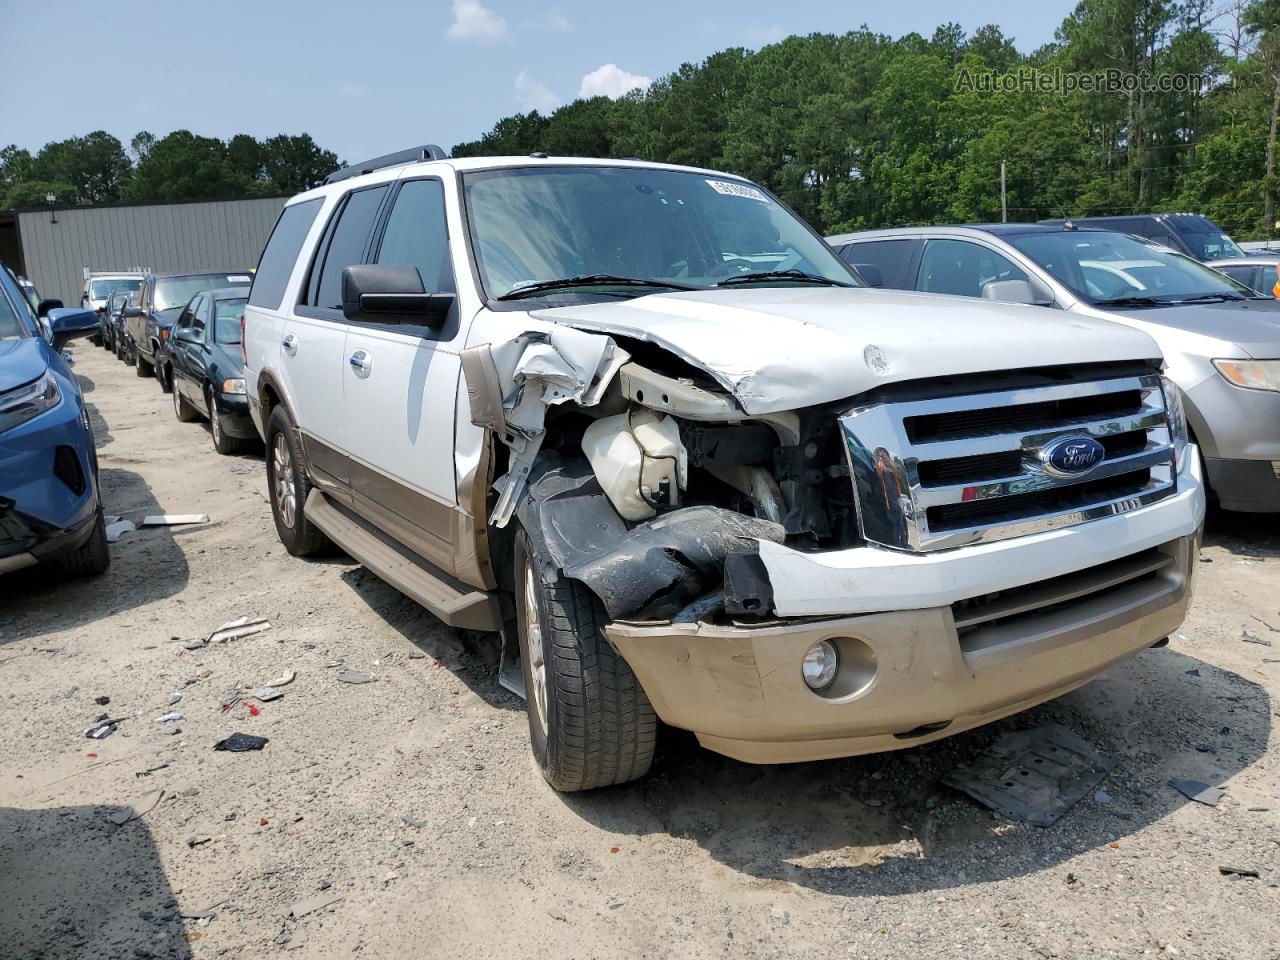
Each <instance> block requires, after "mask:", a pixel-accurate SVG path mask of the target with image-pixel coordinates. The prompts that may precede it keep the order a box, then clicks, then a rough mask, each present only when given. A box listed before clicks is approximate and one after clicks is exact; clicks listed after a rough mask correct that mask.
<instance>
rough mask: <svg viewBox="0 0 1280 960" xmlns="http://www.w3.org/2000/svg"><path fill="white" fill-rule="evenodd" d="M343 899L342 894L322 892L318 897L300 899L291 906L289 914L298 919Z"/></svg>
mask: <svg viewBox="0 0 1280 960" xmlns="http://www.w3.org/2000/svg"><path fill="white" fill-rule="evenodd" d="M341 899H342V895H341V894H335V893H322V894H320V895H319V896H316V897H310V898H308V899H306V900H299V901H298V902H297V903H295V904H294V905H293V906H291V907H290V908H289V916H291V917H293V919H295V920H297V919H298V918H299V917H305V916H306V915H307V914H308V913H315V912H316V911H317V910H323V909H324V908H325V907H327V906H329V905H330V904H334V903H337V902H338V901H339V900H341Z"/></svg>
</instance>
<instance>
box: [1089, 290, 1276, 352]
mask: <svg viewBox="0 0 1280 960" xmlns="http://www.w3.org/2000/svg"><path fill="white" fill-rule="evenodd" d="M1099 309H1103V310H1105V309H1107V308H1106V307H1105V306H1101V307H1099ZM1113 312H1115V313H1117V314H1120V315H1121V316H1124V317H1132V318H1133V319H1134V320H1142V321H1145V322H1147V323H1156V324H1160V325H1161V326H1167V327H1173V328H1174V329H1177V330H1185V331H1187V332H1188V333H1199V334H1203V335H1204V336H1207V337H1214V338H1216V339H1218V340H1227V341H1230V342H1232V343H1236V344H1239V345H1240V346H1241V347H1242V348H1243V349H1244V350H1245V351H1247V352H1248V353H1249V355H1250V356H1252V357H1254V358H1255V359H1258V360H1273V359H1276V358H1278V357H1280V301H1276V300H1227V301H1225V302H1223V303H1188V304H1181V305H1175V306H1171V307H1139V308H1138V309H1136V310H1116V311H1113Z"/></svg>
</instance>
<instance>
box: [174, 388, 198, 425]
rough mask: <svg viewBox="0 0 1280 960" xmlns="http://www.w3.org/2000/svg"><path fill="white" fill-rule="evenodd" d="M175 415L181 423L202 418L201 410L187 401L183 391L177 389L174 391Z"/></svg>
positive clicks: (192, 421)
mask: <svg viewBox="0 0 1280 960" xmlns="http://www.w3.org/2000/svg"><path fill="white" fill-rule="evenodd" d="M173 415H174V416H175V417H177V418H178V422H179V423H194V422H195V421H196V420H199V419H200V411H199V410H197V409H196V408H195V407H193V406H192V405H191V404H189V403H188V402H187V400H186V398H185V397H184V396H183V395H182V391H180V390H176V389H175V390H174V391H173Z"/></svg>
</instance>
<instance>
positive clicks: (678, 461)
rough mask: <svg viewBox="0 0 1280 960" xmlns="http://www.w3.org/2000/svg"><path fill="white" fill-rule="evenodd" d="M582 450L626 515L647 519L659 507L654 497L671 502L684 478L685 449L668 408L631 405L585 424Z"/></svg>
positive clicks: (631, 517) (617, 508)
mask: <svg viewBox="0 0 1280 960" xmlns="http://www.w3.org/2000/svg"><path fill="white" fill-rule="evenodd" d="M582 450H583V452H584V453H585V454H586V455H587V459H588V460H589V461H590V462H591V469H592V470H594V471H595V475H596V479H597V480H598V481H600V486H601V487H602V488H603V489H604V492H605V495H606V496H607V497H608V498H609V502H610V503H612V504H613V507H614V509H615V510H617V511H618V513H619V514H620V515H621V516H622V518H623V519H624V520H648V519H649V518H650V517H652V516H654V515H655V514H656V513H657V512H658V511H657V510H655V509H654V508H653V504H655V503H659V502H662V503H664V504H670V505H672V506H674V505H675V504H676V503H677V502H678V501H677V500H676V491H677V490H679V489H684V487H685V485H686V484H687V483H688V472H689V464H688V453H687V452H686V451H685V448H684V444H683V443H681V442H680V428H679V427H678V426H677V424H676V422H675V420H673V419H671V417H668V416H667V415H666V414H657V413H654V412H653V411H652V410H647V409H644V408H632V410H630V411H629V412H627V413H623V414H619V415H618V416H616V417H604V418H602V419H600V420H597V421H596V422H595V423H593V424H591V426H589V427H587V429H586V432H585V433H583V435H582ZM664 481H665V484H664ZM664 490H666V491H669V493H668V494H667V495H665V496H666V499H665V500H664V499H663V498H664V494H663V492H662V491H664Z"/></svg>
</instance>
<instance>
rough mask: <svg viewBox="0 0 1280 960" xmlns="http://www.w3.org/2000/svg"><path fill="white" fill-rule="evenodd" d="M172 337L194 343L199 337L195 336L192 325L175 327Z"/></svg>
mask: <svg viewBox="0 0 1280 960" xmlns="http://www.w3.org/2000/svg"><path fill="white" fill-rule="evenodd" d="M173 339H175V340H181V341H182V342H183V343H195V342H196V341H197V340H199V339H200V338H199V337H197V336H196V331H195V328H194V327H176V328H175V329H174V331H173Z"/></svg>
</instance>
